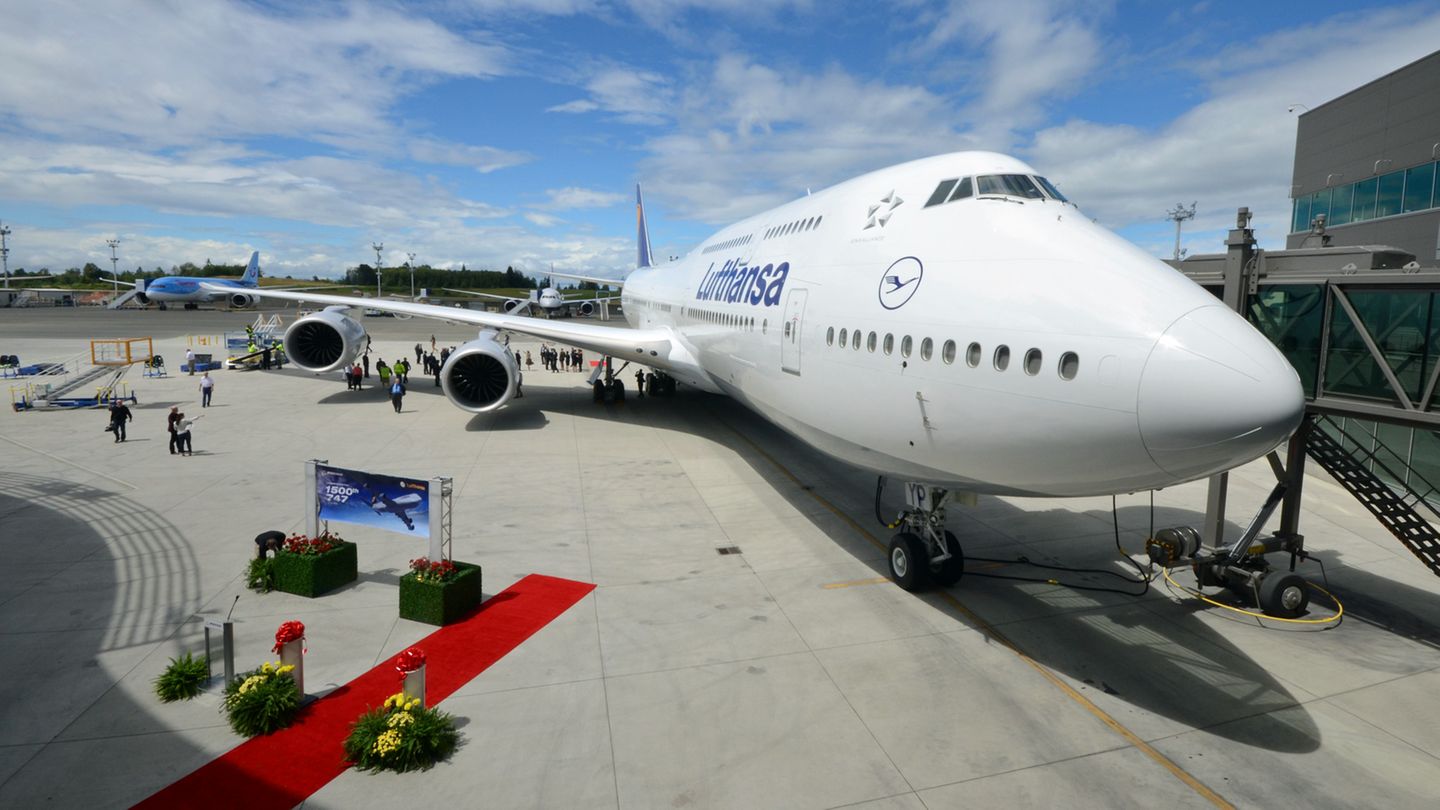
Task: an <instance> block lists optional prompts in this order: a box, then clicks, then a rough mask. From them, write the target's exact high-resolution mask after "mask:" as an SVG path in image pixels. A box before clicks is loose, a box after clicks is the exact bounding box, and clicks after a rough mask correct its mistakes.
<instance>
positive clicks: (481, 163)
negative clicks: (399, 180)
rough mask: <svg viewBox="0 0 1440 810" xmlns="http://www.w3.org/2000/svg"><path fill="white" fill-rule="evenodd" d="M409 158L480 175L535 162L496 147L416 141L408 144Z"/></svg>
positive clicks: (530, 158)
mask: <svg viewBox="0 0 1440 810" xmlns="http://www.w3.org/2000/svg"><path fill="white" fill-rule="evenodd" d="M406 148H407V149H408V150H409V152H410V157H412V158H414V159H416V160H418V161H421V162H423V163H439V164H444V165H448V166H465V167H468V168H471V169H474V170H475V171H477V172H480V173H481V174H488V173H490V172H493V171H497V170H499V169H508V168H510V167H512V166H519V165H521V164H524V163H529V162H530V161H532V160H534V159H535V158H534V156H533V155H528V154H526V153H524V152H512V151H509V150H506V149H497V148H495V147H493V146H471V145H469V144H463V143H453V142H450V141H441V140H436V139H433V138H417V139H413V140H410V141H407V143H406Z"/></svg>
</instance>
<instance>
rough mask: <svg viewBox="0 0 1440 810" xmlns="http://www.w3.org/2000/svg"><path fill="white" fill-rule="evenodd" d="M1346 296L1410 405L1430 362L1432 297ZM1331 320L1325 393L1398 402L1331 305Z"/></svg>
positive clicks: (1392, 294)
mask: <svg viewBox="0 0 1440 810" xmlns="http://www.w3.org/2000/svg"><path fill="white" fill-rule="evenodd" d="M1381 187H1382V188H1383V187H1384V178H1381ZM1349 298H1350V304H1351V305H1352V306H1353V307H1354V308H1355V313H1356V315H1358V316H1359V318H1360V322H1361V323H1362V324H1364V327H1365V331H1367V332H1369V333H1370V336H1371V337H1372V338H1373V339H1374V341H1375V343H1376V345H1377V346H1378V347H1379V349H1380V353H1381V355H1382V356H1383V357H1384V359H1385V364H1386V365H1387V366H1389V368H1390V371H1391V372H1392V373H1393V374H1394V375H1395V377H1396V378H1397V379H1398V380H1399V381H1400V386H1401V388H1402V390H1403V391H1404V392H1405V395H1406V396H1407V397H1408V398H1409V399H1410V400H1411V401H1412V402H1413V401H1415V400H1418V399H1419V398H1420V394H1421V390H1422V389H1423V387H1424V385H1425V379H1426V378H1425V370H1426V369H1428V368H1430V367H1431V365H1432V363H1433V358H1432V357H1431V351H1430V348H1431V347H1430V346H1428V345H1427V341H1426V339H1425V335H1426V334H1427V328H1428V327H1429V324H1430V318H1431V310H1432V308H1433V307H1434V304H1435V296H1434V295H1432V294H1431V293H1428V292H1412V291H1408V290H1385V291H1373V292H1367V291H1361V290H1356V291H1351V292H1350V293H1349ZM1331 317H1332V320H1331V323H1330V352H1329V355H1328V356H1327V357H1326V358H1325V381H1324V386H1325V393H1335V394H1341V395H1345V396H1351V397H1363V398H1366V399H1378V400H1384V401H1387V402H1396V403H1398V401H1399V400H1398V399H1397V397H1396V396H1395V394H1394V393H1393V392H1392V390H1391V388H1390V384H1389V382H1388V381H1387V380H1386V379H1385V373H1384V371H1383V370H1382V369H1381V368H1380V364H1379V363H1377V362H1376V361H1375V358H1374V357H1373V356H1372V355H1371V354H1370V351H1369V350H1368V349H1367V348H1366V346H1365V341H1364V338H1363V337H1361V335H1360V333H1359V331H1358V330H1356V328H1355V326H1354V325H1353V324H1352V323H1351V321H1350V317H1349V316H1348V315H1347V314H1346V312H1345V310H1344V308H1343V307H1340V306H1336V307H1335V308H1334V310H1333V312H1332V316H1331Z"/></svg>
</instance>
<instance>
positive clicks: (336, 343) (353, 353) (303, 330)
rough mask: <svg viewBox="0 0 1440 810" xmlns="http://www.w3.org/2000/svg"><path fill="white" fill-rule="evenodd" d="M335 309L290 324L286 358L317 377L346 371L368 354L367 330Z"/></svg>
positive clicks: (340, 310)
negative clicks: (365, 353) (365, 351)
mask: <svg viewBox="0 0 1440 810" xmlns="http://www.w3.org/2000/svg"><path fill="white" fill-rule="evenodd" d="M344 311H345V308H344V307H332V308H330V309H325V310H322V311H320V312H317V313H315V314H314V315H307V316H306V317H304V318H301V319H300V320H298V321H296V322H294V323H292V324H290V328H289V329H286V330H285V356H286V357H288V358H290V362H292V363H294V364H295V365H297V366H299V367H300V368H303V369H305V370H306V371H314V372H316V373H321V372H326V371H336V370H338V369H341V368H344V367H345V366H348V365H350V364H351V363H353V362H354V361H355V358H356V357H359V356H360V352H362V351H364V350H365V327H363V326H361V325H360V322H359V321H356V320H355V319H354V318H351V317H349V316H347V315H345V314H344Z"/></svg>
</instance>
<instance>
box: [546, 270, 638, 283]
mask: <svg viewBox="0 0 1440 810" xmlns="http://www.w3.org/2000/svg"><path fill="white" fill-rule="evenodd" d="M550 275H552V276H555V277H556V278H568V279H573V280H575V281H588V282H590V283H591V284H609V285H610V286H612V287H624V286H625V280H624V279H615V278H596V277H594V276H577V275H573V274H571V273H554V272H552V273H550Z"/></svg>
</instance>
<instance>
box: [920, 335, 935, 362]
mask: <svg viewBox="0 0 1440 810" xmlns="http://www.w3.org/2000/svg"><path fill="white" fill-rule="evenodd" d="M934 351H935V341H933V340H931V339H930V338H925V339H924V340H922V341H920V359H921V360H929V359H930V355H931V354H932V353H934Z"/></svg>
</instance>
